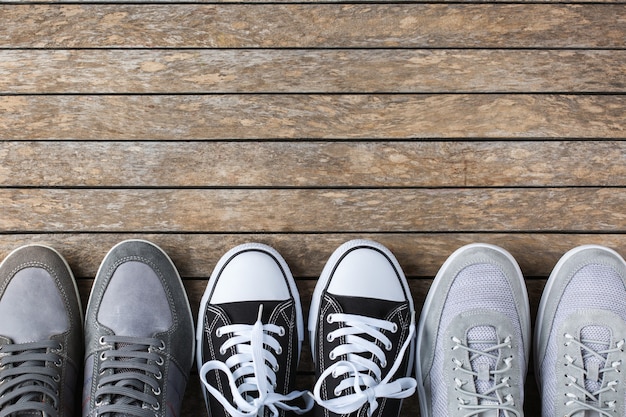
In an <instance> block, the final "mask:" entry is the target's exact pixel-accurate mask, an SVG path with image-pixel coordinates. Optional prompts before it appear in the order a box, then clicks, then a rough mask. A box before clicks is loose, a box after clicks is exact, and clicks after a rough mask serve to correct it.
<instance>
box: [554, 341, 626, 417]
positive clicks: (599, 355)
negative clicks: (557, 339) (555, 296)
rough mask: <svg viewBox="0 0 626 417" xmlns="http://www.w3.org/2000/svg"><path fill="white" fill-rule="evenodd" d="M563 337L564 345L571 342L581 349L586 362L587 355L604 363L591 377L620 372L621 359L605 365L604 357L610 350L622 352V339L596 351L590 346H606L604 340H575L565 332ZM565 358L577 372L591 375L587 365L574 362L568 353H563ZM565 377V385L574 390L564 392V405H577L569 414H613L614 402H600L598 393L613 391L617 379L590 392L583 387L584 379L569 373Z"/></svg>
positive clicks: (569, 365) (623, 342)
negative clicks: (565, 396)
mask: <svg viewBox="0 0 626 417" xmlns="http://www.w3.org/2000/svg"><path fill="white" fill-rule="evenodd" d="M565 339H566V340H567V341H566V342H565V344H566V345H570V344H572V343H573V344H574V345H575V346H578V347H579V348H580V349H581V351H582V352H583V361H584V362H587V361H586V360H585V359H587V358H588V357H595V359H597V361H598V362H596V363H602V364H604V367H603V368H601V369H596V370H595V371H594V372H593V373H594V374H595V375H594V376H593V379H599V380H602V378H603V375H604V374H606V373H608V372H620V371H621V369H620V367H621V365H622V361H621V360H620V361H614V362H612V363H611V364H609V365H610V366H606V357H607V356H608V354H610V353H612V352H623V351H624V344H625V341H624V340H620V341H619V342H617V343H616V344H615V347H614V348H612V349H611V348H609V349H605V350H598V351H596V350H594V349H593V348H592V347H591V346H593V345H596V346H597V345H602V344H604V345H605V346H607V347H608V345H607V344H606V342H604V341H594V340H585V339H581V340H577V339H576V338H575V337H574V336H572V335H570V334H565ZM565 360H566V361H567V366H568V367H571V368H573V369H575V370H577V371H579V372H582V373H583V374H584V375H585V377H590V376H591V373H592V372H591V370H590V369H586V368H587V367H586V366H585V365H584V364H580V365H578V364H576V363H575V362H576V360H575V359H574V358H572V357H571V356H570V355H565ZM566 377H567V380H568V382H567V383H566V386H567V387H568V388H570V389H572V391H575V392H568V393H567V394H566V395H567V401H566V402H565V405H567V406H576V407H577V408H576V409H575V410H573V411H572V412H571V413H570V415H572V416H573V415H577V413H584V412H585V411H591V412H594V413H597V415H598V416H605V417H612V416H614V415H615V407H616V402H615V401H611V402H607V403H605V404H600V399H599V396H600V394H602V393H603V392H606V391H615V390H616V389H615V386H616V385H617V384H618V383H619V382H618V381H617V380H615V381H609V382H608V383H607V384H606V386H605V387H604V388H600V389H598V390H596V391H594V392H590V391H589V390H587V389H586V388H585V386H584V384H585V382H584V381H579V380H578V379H577V378H575V377H573V376H571V375H567V376H566ZM600 386H601V384H600ZM580 394H582V399H581V397H580ZM581 415H583V414H581Z"/></svg>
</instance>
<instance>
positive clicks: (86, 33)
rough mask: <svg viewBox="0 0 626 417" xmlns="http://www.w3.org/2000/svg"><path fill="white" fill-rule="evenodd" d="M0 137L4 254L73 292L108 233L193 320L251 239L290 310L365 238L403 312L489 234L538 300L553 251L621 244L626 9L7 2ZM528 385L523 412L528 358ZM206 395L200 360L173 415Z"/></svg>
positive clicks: (305, 373)
mask: <svg viewBox="0 0 626 417" xmlns="http://www.w3.org/2000/svg"><path fill="white" fill-rule="evenodd" d="M0 140H1V142H0V255H2V256H4V255H6V254H8V253H9V251H11V250H12V249H13V248H15V247H16V246H18V245H22V244H26V243H30V242H43V243H47V244H49V245H52V246H54V247H55V248H57V249H58V250H59V251H60V252H61V253H63V254H64V255H65V256H66V258H67V259H68V261H69V263H70V265H71V266H72V268H73V270H74V272H75V274H76V276H77V277H78V278H79V284H80V290H81V295H82V297H83V302H84V303H85V304H86V299H87V297H88V294H89V290H90V287H91V283H92V280H93V277H94V275H95V273H96V270H97V268H98V265H99V263H100V261H101V260H102V257H103V256H104V255H105V254H106V252H107V251H108V250H109V248H110V247H111V246H113V245H114V244H115V243H117V242H119V241H120V240H123V239H126V238H145V239H149V240H151V241H153V242H155V243H157V244H158V245H160V246H161V247H163V248H164V249H165V250H166V251H167V252H168V253H169V254H170V255H171V256H172V258H173V260H174V262H175V263H176V264H177V266H178V268H179V270H180V272H181V274H182V275H183V277H184V281H185V285H186V288H187V290H188V294H189V297H190V300H191V303H192V307H193V310H194V314H195V313H196V312H197V309H198V304H199V302H200V298H201V295H202V292H203V291H204V287H205V285H206V281H207V277H208V276H209V275H210V273H211V271H212V269H213V267H214V266H215V264H216V262H217V260H218V259H219V258H220V257H221V256H222V254H223V253H224V252H226V251H227V250H228V249H230V248H231V247H232V246H234V245H236V244H239V243H243V242H247V241H259V242H264V243H267V244H270V245H272V246H274V247H275V248H277V249H278V250H279V251H280V252H281V253H282V254H283V255H284V257H285V258H286V260H287V261H288V263H289V264H290V266H291V268H292V270H293V273H294V275H295V276H296V277H297V280H298V288H299V290H300V292H301V297H302V300H303V303H304V307H305V309H306V308H308V305H309V300H310V297H311V294H312V290H313V287H314V285H315V282H316V278H317V276H318V275H319V273H320V272H321V270H322V267H323V265H324V263H325V262H326V259H327V258H328V256H329V255H330V254H331V253H332V251H333V250H334V249H335V248H336V247H337V246H338V245H340V244H341V243H343V242H344V241H346V240H348V239H352V238H357V237H366V238H372V239H375V240H377V241H380V242H381V243H383V244H385V245H387V246H388V247H389V248H390V249H391V250H392V251H393V252H394V253H395V254H396V256H397V257H398V259H399V261H400V264H401V265H402V266H403V268H404V269H405V272H406V274H407V275H408V276H409V278H410V284H411V288H412V291H413V296H414V298H415V301H416V305H417V307H418V309H420V308H421V303H422V301H423V300H424V298H425V296H426V293H427V291H428V288H429V286H430V284H431V282H432V278H433V277H434V275H435V274H436V272H437V270H438V268H439V267H440V266H441V264H442V263H443V262H444V260H445V259H446V258H447V257H448V255H449V254H450V253H451V252H453V251H454V250H455V249H457V248H458V247H460V246H462V245H464V244H468V243H472V242H489V243H493V244H497V245H500V246H503V247H504V248H506V249H508V250H509V251H510V252H512V254H513V255H514V256H515V257H516V258H517V260H518V261H519V263H520V265H521V268H522V270H523V272H524V274H525V276H526V280H527V287H528V290H529V294H530V298H531V307H532V312H533V314H534V313H535V311H536V309H537V304H538V301H539V297H540V295H541V291H542V289H543V286H544V284H545V279H546V277H547V276H548V274H549V273H550V271H551V269H552V267H553V266H554V264H555V263H556V262H557V260H558V259H559V257H560V256H561V255H562V254H563V253H564V252H566V251H567V250H569V249H570V248H572V247H574V246H577V245H580V244H585V243H598V244H604V245H607V246H610V247H612V248H614V249H616V250H618V251H620V252H621V253H622V254H624V255H626V188H625V187H626V5H625V4H624V3H623V2H622V1H621V0H600V1H597V0H593V1H586V0H582V1H580V0H577V1H572V2H570V1H567V0H566V1H550V0H545V1H542V0H539V1H534V0H533V1H530V0H529V1H527V0H521V1H519V0H518V1H508V0H495V1H490V2H474V1H471V0H461V1H454V2H448V1H447V0H436V1H435V0H433V1H428V0H417V1H411V2H405V1H401V0H399V1H384V2H380V1H375V2H371V1H368V0H356V1H350V2H336V1H322V2H313V1H310V0H303V1H301V0H298V1H290V0H278V1H271V2H268V1H265V0H262V1H257V0H250V1H240V0H231V1H227V0H224V1H222V0H216V1H212V2H210V3H200V2H194V1H169V0H166V1H159V2H156V3H153V2H150V1H144V0H139V1H137V0H134V1H132V2H129V1H126V0H112V1H106V2H97V1H80V0H78V1H64V2H63V3H59V2H57V1H56V0H51V1H48V0H43V1H40V0H38V1H36V2H32V3H29V2H24V1H19V0H16V1H10V2H4V1H0ZM590 290H591V289H590ZM298 383H299V388H312V386H313V383H314V381H313V365H312V362H311V358H310V353H309V351H308V349H306V343H305V351H304V354H303V361H302V363H301V364H300V378H299V380H298ZM526 396H527V402H526V411H527V415H529V416H538V415H539V404H538V393H537V389H536V386H535V382H534V377H533V375H532V370H531V372H530V375H529V380H528V382H527V389H526ZM203 409H204V405H203V400H202V396H201V391H200V388H199V382H198V379H197V374H196V373H194V375H193V377H192V381H191V383H190V385H189V388H188V391H187V394H186V401H185V404H184V410H183V417H190V416H202V415H204V411H203ZM402 416H403V417H408V416H419V407H418V401H417V397H416V396H414V397H413V398H410V399H408V400H407V401H405V403H404V408H403V411H402Z"/></svg>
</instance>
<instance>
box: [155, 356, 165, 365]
mask: <svg viewBox="0 0 626 417" xmlns="http://www.w3.org/2000/svg"><path fill="white" fill-rule="evenodd" d="M154 362H155V363H156V364H157V365H158V366H163V364H164V363H165V361H164V360H163V357H162V356H159V358H158V359H157V360H156V361H154Z"/></svg>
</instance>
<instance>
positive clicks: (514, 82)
mask: <svg viewBox="0 0 626 417" xmlns="http://www.w3.org/2000/svg"><path fill="white" fill-rule="evenodd" d="M18 68H19V70H16V69H18ZM0 75H1V76H0V93H4V94H38V93H46V94H67V93H71V94H76V93H81V94H93V93H96V94H113V93H134V94H140V93H246V92H251V93H283V92H285V93H301V92H309V93H352V92H357V93H366V92H370V93H372V92H373V93H376V92H393V93H448V92H457V93H458V92H479V93H485V92H486V93H493V92H502V93H510V92H521V93H532V92H537V93H545V92H561V93H567V92H585V93H593V92H596V93H597V92H612V93H621V92H625V91H626V50H611V51H605V50H593V51H588V50H580V51H564V50H540V51H537V50H534V51H528V50H377V49H374V50H365V49H359V50H185V51H180V50H156V51H155V50H0Z"/></svg>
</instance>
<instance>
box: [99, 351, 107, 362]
mask: <svg viewBox="0 0 626 417" xmlns="http://www.w3.org/2000/svg"><path fill="white" fill-rule="evenodd" d="M100 360H101V361H105V360H106V355H105V352H102V353H101V354H100Z"/></svg>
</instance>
